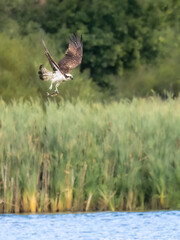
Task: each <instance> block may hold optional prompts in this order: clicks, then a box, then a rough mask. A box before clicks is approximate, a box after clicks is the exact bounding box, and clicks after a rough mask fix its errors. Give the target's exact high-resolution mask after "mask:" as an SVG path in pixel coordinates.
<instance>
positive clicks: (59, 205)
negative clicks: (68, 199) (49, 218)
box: [57, 195, 64, 212]
mask: <svg viewBox="0 0 180 240" xmlns="http://www.w3.org/2000/svg"><path fill="white" fill-rule="evenodd" d="M57 209H58V211H59V212H63V211H64V204H63V201H62V197H61V195H60V196H59V199H58V203H57Z"/></svg>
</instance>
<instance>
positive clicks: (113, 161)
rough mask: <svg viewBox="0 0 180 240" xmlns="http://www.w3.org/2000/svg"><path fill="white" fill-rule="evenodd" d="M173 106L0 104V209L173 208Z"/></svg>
mask: <svg viewBox="0 0 180 240" xmlns="http://www.w3.org/2000/svg"><path fill="white" fill-rule="evenodd" d="M179 104H180V102H179V99H177V100H172V99H168V100H167V101H162V100H160V99H159V98H149V99H147V100H145V99H133V101H132V102H131V103H130V102H128V101H123V102H120V103H112V104H109V105H102V104H91V105H89V104H86V103H83V102H81V101H79V102H78V103H76V104H72V103H68V102H66V103H61V104H59V105H57V104H56V103H53V102H48V103H46V104H45V107H44V110H43V109H42V108H41V103H40V100H36V101H32V102H25V103H22V102H18V103H17V102H16V101H13V103H11V104H9V105H7V104H5V103H4V102H3V101H1V102H0V142H1V145H0V183H1V188H0V196H1V202H2V204H1V205H0V209H1V211H2V212H19V211H22V212H29V211H31V212H34V211H39V212H45V211H66V210H71V211H85V210H86V211H89V210H90V211H92V210H111V211H114V210H140V209H141V210H144V209H164V208H173V209H177V208H180V205H179V201H180V190H179V183H180V164H179V154H180V138H179V136H180V130H179V127H178V126H179V124H180V114H179Z"/></svg>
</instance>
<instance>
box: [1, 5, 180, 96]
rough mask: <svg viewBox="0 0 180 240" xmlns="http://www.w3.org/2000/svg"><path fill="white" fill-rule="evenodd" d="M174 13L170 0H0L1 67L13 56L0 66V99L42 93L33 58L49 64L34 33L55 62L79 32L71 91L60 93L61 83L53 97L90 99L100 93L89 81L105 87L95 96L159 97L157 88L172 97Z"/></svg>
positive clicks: (176, 48) (175, 60)
mask: <svg viewBox="0 0 180 240" xmlns="http://www.w3.org/2000/svg"><path fill="white" fill-rule="evenodd" d="M179 11H180V3H179V1H178V0H157V1H154V0H146V1H143V0H128V1H123V0H114V1H110V0H99V1H95V0H87V1H82V0H63V1H59V0H46V1H41V0H39V1H31V0H27V1H25V0H15V1H10V0H7V1H4V0H1V1H0V30H1V32H2V33H1V36H0V41H1V52H3V56H4V57H3V58H2V57H1V66H3V67H4V66H5V65H6V62H3V61H5V59H7V60H8V61H9V62H11V61H14V62H16V59H18V60H17V63H16V64H14V66H13V68H12V69H10V67H9V68H8V70H7V69H4V68H2V67H1V70H0V71H2V73H1V78H0V83H1V82H2V84H1V85H2V86H3V87H2V88H1V90H0V91H1V97H3V98H4V99H6V100H9V99H10V98H21V97H23V98H28V96H32V97H33V96H35V95H37V94H38V95H42V96H43V97H45V92H46V89H47V87H48V84H45V83H43V84H42V83H40V81H38V77H37V71H38V68H39V65H40V64H41V63H44V62H45V64H46V65H47V66H49V64H48V63H47V60H45V57H44V55H43V49H42V46H41V42H40V36H41V35H42V36H43V38H45V40H46V42H47V45H48V48H49V50H50V52H51V54H52V56H54V58H55V59H56V60H57V61H58V60H60V58H61V57H63V55H64V52H65V50H66V48H67V43H68V42H67V39H68V38H69V36H70V35H71V34H72V33H73V32H76V31H77V32H78V34H82V35H83V44H84V56H83V61H82V64H81V66H80V67H79V68H78V69H76V70H75V71H74V72H73V74H75V75H76V76H77V78H76V80H77V81H76V83H77V84H75V83H73V86H74V87H75V86H76V91H73V90H72V89H71V87H69V86H71V84H70V83H68V84H67V90H68V91H66V88H65V87H64V86H61V87H62V89H63V91H61V97H59V98H58V99H57V100H59V99H62V98H63V99H67V98H69V96H71V99H76V98H77V94H80V95H81V96H80V98H81V99H82V96H83V98H84V96H85V92H86V93H87V92H89V93H88V95H89V96H90V100H92V99H95V100H97V99H102V98H101V97H102V95H103V94H99V91H98V90H97V88H96V86H95V85H94V84H92V81H93V82H95V83H96V85H98V86H100V87H101V93H102V92H103V93H105V94H104V96H103V98H107V96H108V97H110V98H111V99H119V97H124V96H125V97H130V98H131V97H132V96H133V94H135V95H138V96H145V95H149V94H150V92H151V91H155V92H157V93H158V94H161V95H162V92H163V91H164V90H166V91H172V92H173V94H174V95H178V92H179V89H180V86H179V77H178V76H179V67H178V61H179V56H180V50H179V49H180V48H179V45H180V39H179V32H180V28H179V22H180V18H179ZM3 38H4V40H3ZM6 40H7V41H6ZM2 44H3V45H2ZM14 48H15V49H14ZM5 49H12V51H10V52H8V51H7V50H5ZM41 50H42V51H41ZM19 58H20V59H21V60H19ZM18 62H19V65H18ZM20 62H21V63H20ZM79 70H80V72H79ZM82 72H84V73H83V74H82ZM22 79H23V82H22ZM16 82H18V84H16ZM20 82H21V84H19V83H20ZM79 84H80V85H79ZM82 84H84V85H85V86H84V89H83V91H84V92H83V91H82ZM18 85H20V86H19V88H18V89H17V86H18ZM10 86H11V87H10ZM78 86H79V87H78ZM61 87H60V88H61ZM78 88H79V89H81V90H78V91H77V89H78ZM13 89H14V91H13ZM64 91H65V92H66V93H64ZM13 94H14V95H13ZM95 95H97V96H95ZM110 98H108V100H109V99H110Z"/></svg>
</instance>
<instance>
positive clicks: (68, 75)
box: [65, 73, 73, 80]
mask: <svg viewBox="0 0 180 240" xmlns="http://www.w3.org/2000/svg"><path fill="white" fill-rule="evenodd" d="M65 78H66V80H73V76H72V75H71V74H70V73H66V74H65Z"/></svg>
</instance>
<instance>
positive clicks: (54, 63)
mask: <svg viewBox="0 0 180 240" xmlns="http://www.w3.org/2000/svg"><path fill="white" fill-rule="evenodd" d="M42 44H43V46H44V49H45V55H46V57H47V59H48V60H49V63H50V65H51V67H52V69H53V71H56V70H57V69H59V66H58V64H57V63H56V62H55V61H54V59H53V58H52V57H51V55H50V53H49V51H48V49H47V47H46V44H45V42H44V40H43V39H42Z"/></svg>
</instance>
